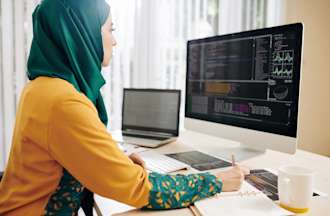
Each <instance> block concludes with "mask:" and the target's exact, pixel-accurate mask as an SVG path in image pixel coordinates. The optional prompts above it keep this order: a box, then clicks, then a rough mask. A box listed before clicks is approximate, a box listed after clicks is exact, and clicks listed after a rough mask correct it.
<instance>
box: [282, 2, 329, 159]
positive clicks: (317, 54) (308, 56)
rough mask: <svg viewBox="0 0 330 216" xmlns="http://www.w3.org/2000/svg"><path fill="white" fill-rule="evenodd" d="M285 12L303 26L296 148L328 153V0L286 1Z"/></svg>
mask: <svg viewBox="0 0 330 216" xmlns="http://www.w3.org/2000/svg"><path fill="white" fill-rule="evenodd" d="M286 14H287V22H288V23H293V22H303V23H304V27H305V35H304V42H305V43H304V58H303V73H302V83H301V86H302V91H301V107H300V122H299V133H300V137H299V148H301V149H305V150H308V151H312V152H315V153H319V154H323V155H328V156H330V126H329V124H330V0H313V1H311V0H289V1H287V10H286Z"/></svg>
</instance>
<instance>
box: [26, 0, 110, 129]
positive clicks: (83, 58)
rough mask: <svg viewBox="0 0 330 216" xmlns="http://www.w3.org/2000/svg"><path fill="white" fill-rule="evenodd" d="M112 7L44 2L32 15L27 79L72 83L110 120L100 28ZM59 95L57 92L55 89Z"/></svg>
mask: <svg viewBox="0 0 330 216" xmlns="http://www.w3.org/2000/svg"><path fill="white" fill-rule="evenodd" d="M109 13H110V7H109V5H108V4H107V3H106V2H105V0H43V1H41V3H40V4H39V5H38V6H37V8H36V9H35V11H34V13H33V41H32V46H31V51H30V56H29V60H28V78H29V79H30V80H34V79H36V78H37V77H40V76H47V77H56V78H61V79H64V80H66V81H68V82H70V83H71V84H72V85H73V86H74V87H75V88H76V89H77V91H79V92H82V93H83V94H85V95H86V96H87V97H88V98H89V99H90V100H91V101H92V102H93V103H94V105H95V106H96V108H97V110H98V113H99V117H100V119H101V121H102V122H103V123H104V124H105V125H106V124H107V122H108V117H107V113H106V109H105V106H104V102H103V98H102V95H101V93H100V88H101V87H102V86H103V85H104V84H105V80H104V78H103V77H102V74H101V64H102V61H103V45H102V36H101V27H102V25H103V24H104V23H105V21H106V20H107V18H108V16H109ZM54 91H56V89H54Z"/></svg>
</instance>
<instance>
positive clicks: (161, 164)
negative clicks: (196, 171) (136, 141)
mask: <svg viewBox="0 0 330 216" xmlns="http://www.w3.org/2000/svg"><path fill="white" fill-rule="evenodd" d="M138 154H139V155H140V156H141V157H142V159H143V160H144V161H145V163H146V167H147V169H148V170H150V171H153V172H158V173H164V174H166V173H171V172H175V171H179V170H183V169H187V168H188V167H189V165H187V164H185V163H182V162H180V161H177V160H175V159H173V158H170V157H167V156H165V155H162V154H158V153H155V152H151V151H146V152H140V153H138Z"/></svg>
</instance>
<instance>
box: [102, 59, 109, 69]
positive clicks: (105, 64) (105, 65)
mask: <svg viewBox="0 0 330 216" xmlns="http://www.w3.org/2000/svg"><path fill="white" fill-rule="evenodd" d="M109 65H110V60H109V61H103V62H102V67H108V66H109Z"/></svg>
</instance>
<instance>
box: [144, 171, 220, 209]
mask: <svg viewBox="0 0 330 216" xmlns="http://www.w3.org/2000/svg"><path fill="white" fill-rule="evenodd" d="M149 181H150V182H151V184H152V189H151V191H150V197H149V204H148V205H147V206H145V208H147V209H173V208H182V207H187V206H189V205H191V204H193V203H194V202H196V201H198V200H201V199H203V198H207V197H211V196H213V195H215V194H216V193H220V192H221V190H222V182H221V181H220V180H218V179H217V178H216V177H215V176H214V175H211V174H209V173H202V174H190V175H180V174H178V175H162V174H158V173H150V175H149Z"/></svg>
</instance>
